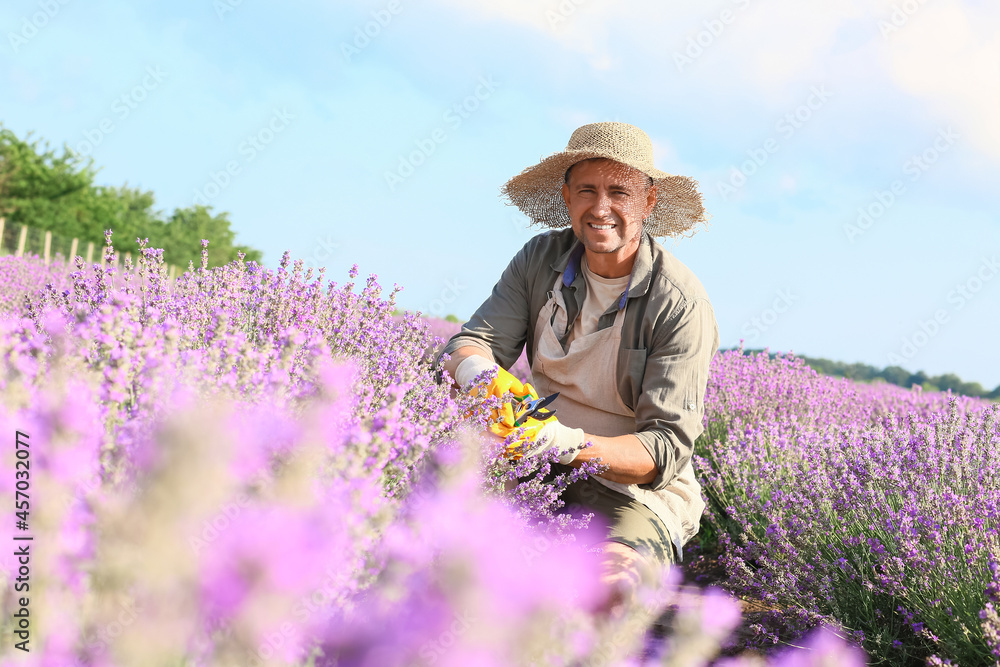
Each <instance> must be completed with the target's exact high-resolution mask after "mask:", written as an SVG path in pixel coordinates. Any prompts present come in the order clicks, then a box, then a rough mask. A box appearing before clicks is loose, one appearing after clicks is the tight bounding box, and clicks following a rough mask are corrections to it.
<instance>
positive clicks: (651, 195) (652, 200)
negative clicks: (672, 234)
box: [645, 185, 656, 217]
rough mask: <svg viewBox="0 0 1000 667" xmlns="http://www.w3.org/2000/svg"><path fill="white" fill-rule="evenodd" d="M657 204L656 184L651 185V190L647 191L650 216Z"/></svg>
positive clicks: (647, 206) (647, 207)
mask: <svg viewBox="0 0 1000 667" xmlns="http://www.w3.org/2000/svg"><path fill="white" fill-rule="evenodd" d="M655 206H656V185H651V186H650V187H649V192H647V193H646V214H645V217H648V216H649V214H650V213H652V212H653V207H655Z"/></svg>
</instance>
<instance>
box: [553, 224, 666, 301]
mask: <svg viewBox="0 0 1000 667" xmlns="http://www.w3.org/2000/svg"><path fill="white" fill-rule="evenodd" d="M583 252H584V248H583V244H582V243H580V240H579V239H576V241H575V242H574V243H573V245H572V246H571V247H570V249H569V250H567V251H566V252H564V253H563V254H562V255H560V256H559V257H558V258H557V259H556V260H555V261H554V262H552V264H551V265H550V266H551V268H552V270H553V271H556V272H557V273H562V274H563V286H564V287H569V286H570V285H572V284H573V281H574V280H576V277H577V276H578V275H579V274H580V258H581V257H583ZM652 282H653V246H652V239H651V238H650V236H649V232H647V231H645V230H643V232H642V239H641V240H640V241H639V250H638V251H637V252H636V255H635V263H634V264H633V265H632V275H631V278H630V279H629V287H628V296H629V298H632V297H637V296H643V295H644V294H646V293H647V292H648V291H649V286H650V284H651V283H652ZM624 305H625V304H624V303H622V304H621V305H620V306H619V307H621V306H624Z"/></svg>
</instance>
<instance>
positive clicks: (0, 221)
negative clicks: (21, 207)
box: [0, 217, 4, 254]
mask: <svg viewBox="0 0 1000 667" xmlns="http://www.w3.org/2000/svg"><path fill="white" fill-rule="evenodd" d="M3 225H4V219H3V218H2V217H0V254H2V253H3Z"/></svg>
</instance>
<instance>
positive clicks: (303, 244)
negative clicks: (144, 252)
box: [0, 0, 1000, 388]
mask: <svg viewBox="0 0 1000 667" xmlns="http://www.w3.org/2000/svg"><path fill="white" fill-rule="evenodd" d="M0 26H2V29H3V30H2V34H0V58H2V60H0V62H2V67H0V120H2V121H3V122H4V124H5V125H6V126H7V127H9V128H10V129H12V130H14V131H15V132H17V133H18V134H19V135H22V136H23V134H24V133H25V132H27V131H28V130H33V131H35V132H36V133H37V135H38V136H40V137H44V138H45V139H48V140H49V141H50V142H52V143H53V144H54V145H61V144H63V143H66V144H68V145H69V146H70V147H72V148H74V149H77V150H79V151H81V152H84V153H87V154H90V155H92V156H93V158H94V159H95V161H96V163H97V165H99V166H101V167H102V171H101V172H100V176H99V178H100V180H101V182H103V183H107V184H115V185H120V184H123V183H125V182H127V183H129V184H130V185H133V186H141V187H143V188H146V189H150V190H153V191H154V192H155V194H156V197H157V203H158V206H159V207H161V208H163V209H164V210H171V209H173V208H174V207H177V206H188V205H191V204H192V203H195V202H196V201H199V202H208V203H210V204H211V205H212V206H214V207H215V209H216V210H218V211H229V212H230V213H231V217H232V220H233V222H234V225H235V228H236V230H237V232H238V239H239V240H240V241H241V242H243V243H247V244H249V245H251V246H254V247H257V248H260V249H262V250H263V251H264V253H265V262H266V263H267V264H268V265H269V266H272V267H273V266H275V265H276V264H277V262H278V260H279V258H280V256H281V254H282V252H284V251H285V250H286V249H287V250H289V251H290V252H291V254H292V256H293V257H295V258H301V259H303V260H305V261H306V262H307V263H308V264H310V265H313V266H326V267H327V269H328V274H329V275H330V277H332V278H333V279H337V280H339V279H341V277H342V276H344V275H345V274H346V271H347V269H348V268H349V267H350V266H351V264H353V263H357V264H359V266H360V269H361V271H362V273H363V274H368V273H376V274H378V276H379V280H380V282H381V283H382V284H383V285H385V286H387V287H391V285H392V284H393V283H399V284H401V285H403V286H404V291H403V292H402V293H401V296H400V303H401V305H402V306H404V307H407V308H410V309H420V310H423V311H424V312H430V313H434V314H439V315H444V314H447V313H454V314H456V315H458V316H460V317H463V318H465V317H468V315H469V314H471V313H472V311H474V310H475V308H476V307H477V306H478V305H479V303H481V301H482V300H483V299H484V298H485V297H486V296H487V294H488V293H489V290H490V289H491V288H492V286H493V284H494V282H495V281H496V279H497V278H498V277H499V274H500V272H501V271H502V270H503V268H504V266H506V264H507V262H508V261H509V260H510V258H511V257H512V256H513V254H514V253H515V252H516V251H517V250H518V249H519V248H520V247H521V245H523V243H524V242H526V241H527V240H528V239H529V238H530V237H531V236H532V235H533V234H535V233H538V230H533V229H530V228H528V226H527V221H526V220H525V219H524V218H523V217H522V216H521V215H520V214H519V213H518V212H517V211H516V210H514V209H510V208H507V207H504V206H503V205H502V204H501V202H500V200H499V188H500V186H501V185H502V184H503V183H504V182H505V181H506V180H507V179H508V178H510V177H511V176H513V175H514V174H516V173H518V172H519V171H520V170H521V169H523V168H525V167H527V166H529V165H531V164H533V163H535V162H536V161H537V160H538V159H539V158H541V157H543V156H545V155H548V154H551V153H553V152H556V151H559V150H561V149H562V148H564V147H565V144H566V141H567V140H568V139H569V135H570V134H571V133H572V131H573V129H575V128H576V127H577V126H579V125H582V124H584V123H588V122H594V121H600V120H619V121H624V122H629V123H632V124H635V125H638V126H639V127H641V128H643V129H644V130H645V131H646V132H647V133H648V134H649V135H650V136H651V137H652V139H653V142H654V148H655V152H656V160H657V163H658V166H659V167H660V168H661V169H663V170H665V171H668V172H671V173H680V174H685V175H688V176H692V177H694V178H696V179H697V180H698V181H699V182H700V184H701V190H702V193H703V194H704V197H705V202H706V207H707V209H708V210H709V212H710V213H711V214H712V215H713V218H712V221H711V223H710V225H709V227H708V228H707V229H705V230H703V231H700V232H699V233H698V234H696V235H695V236H693V237H692V238H689V239H682V240H679V241H673V240H667V241H665V242H664V245H665V246H666V247H667V248H668V249H669V250H670V251H671V252H673V253H674V254H676V255H677V257H678V258H680V259H681V261H683V262H684V263H686V264H687V265H688V266H689V267H691V268H692V269H693V270H694V271H695V273H696V274H697V275H698V276H699V277H700V279H701V280H702V282H703V283H704V285H705V287H706V289H707V290H708V293H709V295H710V297H711V299H712V302H713V305H714V307H715V311H716V316H717V319H718V322H719V329H720V335H721V339H722V345H723V346H732V345H736V344H737V343H738V342H739V340H740V339H741V338H742V339H745V341H746V344H747V345H748V346H750V347H764V346H769V347H770V348H771V349H772V350H792V351H795V352H797V353H800V354H807V355H813V356H824V357H828V358H833V359H840V360H844V361H861V362H866V363H870V364H873V365H876V366H885V365H887V364H889V363H891V362H893V361H895V362H897V363H899V365H902V366H903V367H904V368H908V369H910V370H918V369H922V370H924V371H926V372H928V373H930V374H937V373H943V372H956V373H958V374H959V375H961V376H962V377H963V378H964V379H966V380H976V381H979V382H981V383H983V384H984V385H986V386H988V387H990V388H992V387H995V386H997V385H998V384H1000V348H998V347H997V346H996V345H995V344H990V343H989V341H990V340H994V341H995V340H996V333H995V332H996V331H997V330H998V329H1000V268H994V267H995V264H996V262H997V260H998V259H1000V220H998V210H1000V207H998V199H1000V194H998V189H997V188H996V185H995V184H996V182H997V180H998V176H1000V169H998V161H1000V124H998V123H997V122H996V121H995V118H996V115H997V112H998V110H1000V8H998V7H995V6H994V5H992V4H990V3H987V2H985V1H979V2H972V1H967V2H960V1H957V0H934V2H927V1H926V0H924V1H923V2H921V1H920V0H906V2H899V1H898V0H894V1H888V2H882V1H881V0H875V1H872V0H831V1H830V2H825V3H821V4H820V3H803V2H801V1H799V2H795V1H794V0H769V1H768V2H758V0H723V1H721V2H708V3H694V2H688V3H657V2H653V1H651V0H650V1H636V2H630V3H611V2H608V1H599V0H561V1H558V0H551V1H549V0H541V1H539V2H530V1H529V0H499V1H497V2H471V1H468V0H425V1H424V2H422V3H420V4H417V3H415V2H407V1H406V0H395V1H393V2H386V1H378V2H341V3H336V4H335V3H331V2H319V1H317V0H298V1H295V2H289V3H282V4H281V5H278V4H277V3H273V4H265V3H262V2H251V1H250V0H242V1H240V0H198V1H193V0H179V1H175V2H171V3H166V2H160V3H126V2H122V1H120V0H95V1H94V2H89V3H83V2H81V1H80V0H41V1H40V0H33V1H25V0H9V1H8V2H6V3H4V4H3V6H2V8H0ZM366 31H367V34H365V33H366ZM456 105H457V106H456ZM463 105H464V106H463ZM411 158H412V162H419V163H420V164H419V165H417V166H414V167H413V169H412V173H411V171H410V170H409V168H408V167H409V166H412V164H410V165H403V166H402V167H401V162H410V161H411ZM388 173H395V175H396V177H398V179H397V178H387V174H388ZM859 210H860V211H867V214H868V217H866V218H861V220H860V222H859Z"/></svg>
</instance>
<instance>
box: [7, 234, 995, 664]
mask: <svg viewBox="0 0 1000 667" xmlns="http://www.w3.org/2000/svg"><path fill="white" fill-rule="evenodd" d="M207 252H208V251H207V250H206V253H207ZM106 258H107V260H108V261H107V263H106V268H102V266H101V265H90V266H87V265H85V264H84V263H83V261H82V260H80V259H79V258H78V259H77V263H76V264H75V265H73V266H67V265H66V264H63V263H59V262H56V263H53V264H52V265H49V266H46V265H45V264H44V263H43V262H42V261H41V260H39V259H37V258H16V259H15V258H12V257H0V359H2V372H0V425H2V429H3V433H4V437H5V438H6V439H7V443H8V444H7V445H6V446H5V447H4V448H3V455H2V457H0V505H2V506H3V507H6V508H9V514H8V516H7V518H6V519H5V520H4V521H2V522H0V525H2V529H0V540H3V541H4V546H3V548H2V549H0V554H2V556H0V578H2V579H3V591H4V593H3V617H2V621H0V637H2V647H0V664H2V665H39V666H41V665H45V666H50V665H51V666H69V665H87V666H95V667H96V666H100V667H111V666H126V665H143V666H147V665H148V666H158V665H164V666H166V665H220V666H222V665H299V666H305V665H312V666H314V667H319V666H321V665H343V666H357V667H361V666H372V667H375V666H394V665H456V666H457V665H497V666H501V665H534V664H539V665H635V666H638V665H677V666H680V665H704V664H709V662H710V661H712V660H715V661H716V664H725V665H786V666H789V667H790V666H793V665H796V666H799V665H862V664H865V662H866V659H867V661H869V662H871V663H877V664H890V665H920V664H933V665H943V664H954V665H994V664H997V661H998V659H1000V617H998V613H997V608H996V606H997V604H998V602H1000V600H998V597H1000V582H998V580H997V562H998V560H1000V537H998V525H1000V521H998V515H997V512H998V505H1000V478H998V476H997V474H996V471H997V470H998V469H1000V405H997V404H991V403H988V402H985V401H981V400H974V399H968V398H963V397H953V396H950V395H947V394H936V393H924V392H920V391H910V390H905V389H901V388H899V387H895V386H891V385H862V384H855V383H852V382H850V381H847V380H837V379H833V378H829V377H821V376H818V375H816V374H815V373H814V372H813V371H812V370H811V369H809V368H808V367H806V366H804V364H803V363H802V362H801V361H800V360H797V359H794V358H787V357H778V358H776V359H773V360H772V359H769V358H768V356H767V355H765V354H761V355H750V356H748V355H744V354H742V353H741V352H740V351H730V352H724V353H720V354H719V355H717V356H716V358H715V360H714V362H713V373H712V377H711V380H710V383H709V393H708V396H707V400H706V433H705V434H704V435H703V436H702V438H701V439H700V440H699V443H698V446H697V451H696V461H695V463H696V469H697V472H698V474H699V476H700V478H701V480H702V485H703V488H704V491H705V494H706V500H707V501H708V504H709V511H708V513H707V514H706V517H705V518H704V519H703V521H702V529H701V532H700V534H699V535H698V536H697V537H696V538H695V541H694V543H692V544H691V545H690V549H689V551H690V554H689V557H686V558H685V560H686V561H688V562H690V561H692V560H697V557H698V556H699V555H704V554H705V553H708V552H711V553H712V554H714V555H716V556H717V557H718V559H719V560H720V561H721V563H722V564H723V565H724V567H725V572H726V577H725V579H724V581H723V582H722V585H723V587H724V588H725V589H726V591H723V590H722V589H720V588H718V587H713V588H709V589H707V590H705V591H704V592H703V593H701V594H697V595H691V594H687V595H681V594H680V589H679V587H678V584H679V579H680V573H679V571H678V569H677V568H674V569H673V570H671V571H670V572H669V573H664V574H663V575H662V576H661V577H659V580H658V583H657V584H656V585H651V586H648V587H646V588H644V589H643V590H641V591H640V594H639V596H638V599H637V600H635V602H634V603H633V604H632V605H631V606H629V607H628V608H627V609H626V610H625V612H624V613H623V614H621V615H616V616H607V615H605V614H602V613H600V612H599V611H598V609H599V607H600V605H601V601H602V599H603V596H604V595H605V594H606V591H602V590H601V589H600V588H599V587H598V585H597V583H596V582H597V580H598V576H597V567H598V561H597V555H596V554H594V553H590V552H589V551H587V550H586V549H585V548H584V547H583V546H582V544H583V543H584V542H585V541H586V540H585V539H581V537H583V536H582V535H581V533H586V532H587V531H590V530H594V529H595V528H596V526H588V525H586V524H587V522H586V520H585V518H582V517H568V516H564V515H560V514H558V513H556V511H555V510H557V509H558V504H557V501H556V497H555V492H554V490H553V488H552V487H549V486H545V485H542V484H540V483H539V482H537V481H534V479H532V480H531V481H528V482H525V483H523V484H521V485H520V486H519V487H517V488H516V489H514V490H512V491H506V490H505V486H504V483H505V482H507V481H511V480H515V479H518V478H522V479H523V478H526V477H531V476H532V475H536V473H545V472H547V471H548V466H549V465H550V464H551V460H550V459H549V457H547V456H546V455H542V456H539V457H526V458H524V459H521V460H520V461H517V462H509V461H507V460H506V459H504V458H503V457H502V456H500V455H499V454H500V451H499V450H500V447H501V445H497V444H495V443H492V442H491V441H489V440H487V439H486V438H483V437H480V435H479V433H480V432H481V430H482V429H483V426H484V423H485V422H484V420H485V415H486V414H487V412H488V411H487V410H485V409H484V407H489V406H488V405H486V406H483V405H480V404H478V403H477V402H476V401H475V400H474V399H473V398H470V397H464V396H457V397H455V396H452V395H451V393H450V391H449V389H448V388H447V387H445V386H443V385H439V384H437V383H436V382H435V379H434V376H433V373H432V372H431V370H430V366H429V362H430V359H431V356H432V354H433V352H434V351H435V350H436V349H437V348H438V346H439V345H440V344H441V343H442V340H441V337H446V336H447V335H450V333H452V332H453V331H454V330H455V329H457V325H452V324H449V323H445V322H442V321H427V320H424V319H422V318H420V317H417V316H415V315H406V316H401V317H400V316H395V317H394V316H393V312H394V310H395V308H396V304H395V295H396V291H393V292H392V293H390V294H388V295H386V294H384V293H383V290H382V288H381V287H380V286H379V284H378V283H377V279H376V277H375V276H371V277H369V278H368V279H367V280H365V281H364V282H363V283H362V284H357V283H356V282H355V280H356V278H357V275H358V271H357V268H356V267H355V268H354V269H352V271H351V272H350V274H349V276H348V282H346V283H343V284H338V283H332V282H328V281H327V279H326V276H324V275H323V273H322V272H320V274H319V275H316V276H314V275H312V273H311V272H308V273H303V271H302V269H301V263H300V262H295V263H292V262H291V260H290V258H289V257H288V255H287V254H286V256H285V257H284V258H283V259H282V262H281V266H280V268H279V269H277V270H266V269H264V268H262V267H261V266H259V265H257V264H256V263H254V262H246V263H244V262H242V261H236V262H233V263H231V264H229V265H227V266H224V267H219V268H215V269H207V268H205V267H206V266H207V259H205V260H203V266H202V268H194V267H192V268H191V269H190V270H189V271H188V272H187V273H185V274H184V275H182V276H180V277H179V278H178V279H177V280H175V281H171V280H168V279H167V278H166V274H165V271H164V267H163V265H162V261H161V251H158V250H154V249H148V248H143V249H142V251H141V254H140V256H139V259H138V263H137V265H136V266H134V267H133V266H130V265H128V263H126V265H125V267H124V268H123V269H115V268H113V267H114V264H115V262H114V259H115V256H114V250H113V248H112V247H111V245H110V240H109V246H108V248H107V250H106ZM338 279H342V278H341V277H338ZM515 369H516V370H515V372H520V373H522V374H524V373H526V372H527V369H526V367H524V366H523V361H522V362H520V365H519V366H517V367H515ZM575 474H576V475H580V474H586V471H583V472H578V473H575ZM541 476H542V475H541V474H537V477H538V478H540V477H541ZM562 481H566V480H562ZM25 537H31V540H30V541H29V540H24V539H21V540H18V539H17V538H25ZM23 545H28V546H27V547H26V548H27V549H28V552H29V555H28V556H19V555H18V553H24V552H23V551H21V552H16V549H20V548H22V547H23ZM25 561H27V562H25ZM734 596H740V597H743V598H747V599H754V600H758V601H761V602H762V603H766V604H767V605H770V606H771V607H773V609H774V612H773V613H771V614H770V616H769V618H768V619H765V620H763V621H761V622H759V623H754V624H753V626H752V627H751V628H750V631H751V632H750V634H749V636H747V635H746V633H743V634H741V635H740V639H739V640H738V642H737V641H736V640H734V639H733V638H732V634H731V633H732V631H733V630H734V629H736V628H737V626H739V625H740V623H741V607H740V603H739V602H738V601H737V599H736V597H734ZM19 644H22V645H21V646H19ZM859 647H860V648H859ZM24 649H29V650H27V651H25V650H24ZM720 651H723V652H724V653H725V654H726V655H727V657H722V658H719V657H717V656H718V655H719V653H720Z"/></svg>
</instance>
